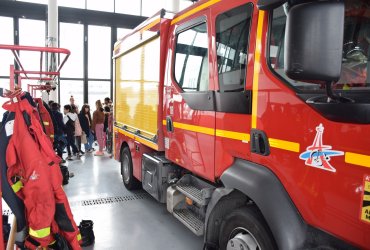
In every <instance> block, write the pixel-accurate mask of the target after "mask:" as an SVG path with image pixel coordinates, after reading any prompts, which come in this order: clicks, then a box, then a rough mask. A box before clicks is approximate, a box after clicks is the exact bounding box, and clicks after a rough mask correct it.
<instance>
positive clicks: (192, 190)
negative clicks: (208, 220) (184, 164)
mask: <svg viewBox="0 0 370 250" xmlns="http://www.w3.org/2000/svg"><path fill="white" fill-rule="evenodd" d="M175 187H176V189H177V190H178V191H179V192H180V193H182V194H183V195H185V196H186V197H188V198H190V199H191V200H192V201H194V202H196V203H197V204H199V205H201V206H206V205H207V204H208V202H209V200H210V198H211V196H212V193H213V190H214V189H215V188H214V187H213V186H212V185H210V184H208V183H206V182H204V181H202V180H201V179H199V178H197V177H194V176H192V175H184V176H183V177H182V178H181V179H180V180H179V181H178V182H177V183H176V186H175Z"/></svg>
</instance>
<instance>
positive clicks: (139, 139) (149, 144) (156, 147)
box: [117, 129, 158, 150]
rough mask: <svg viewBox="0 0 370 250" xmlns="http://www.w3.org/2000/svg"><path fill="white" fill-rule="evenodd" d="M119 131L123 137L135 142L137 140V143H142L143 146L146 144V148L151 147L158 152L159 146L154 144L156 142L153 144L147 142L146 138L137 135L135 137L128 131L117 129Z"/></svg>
mask: <svg viewBox="0 0 370 250" xmlns="http://www.w3.org/2000/svg"><path fill="white" fill-rule="evenodd" d="M117 130H118V132H119V133H121V134H123V135H125V136H127V137H129V138H131V139H133V140H135V141H138V142H140V143H142V144H144V145H146V146H148V147H150V148H152V149H155V150H158V145H157V144H156V143H154V142H151V141H149V140H146V139H144V138H142V137H140V136H136V135H134V134H132V133H130V132H128V131H125V130H123V129H117Z"/></svg>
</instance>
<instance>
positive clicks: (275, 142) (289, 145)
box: [269, 138, 300, 153]
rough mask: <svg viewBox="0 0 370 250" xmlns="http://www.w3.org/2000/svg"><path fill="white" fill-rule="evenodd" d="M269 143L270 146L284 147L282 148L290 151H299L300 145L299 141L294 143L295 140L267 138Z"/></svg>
mask: <svg viewBox="0 0 370 250" xmlns="http://www.w3.org/2000/svg"><path fill="white" fill-rule="evenodd" d="M269 143H270V146H271V147H273V148H279V149H284V150H288V151H292V152H296V153H299V151H300V145H299V143H296V142H291V141H284V140H279V139H272V138H269Z"/></svg>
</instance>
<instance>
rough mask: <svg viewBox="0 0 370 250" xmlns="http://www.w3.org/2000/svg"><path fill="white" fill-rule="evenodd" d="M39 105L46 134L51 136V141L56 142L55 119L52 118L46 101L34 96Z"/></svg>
mask: <svg viewBox="0 0 370 250" xmlns="http://www.w3.org/2000/svg"><path fill="white" fill-rule="evenodd" d="M33 100H34V101H35V102H36V103H37V105H38V107H37V109H38V111H39V114H40V118H41V123H42V126H43V129H44V132H45V134H46V135H47V136H48V137H49V139H50V141H51V143H53V142H54V124H53V120H52V119H51V116H50V113H49V112H48V110H47V109H46V108H45V106H44V103H43V101H42V99H41V98H34V99H33Z"/></svg>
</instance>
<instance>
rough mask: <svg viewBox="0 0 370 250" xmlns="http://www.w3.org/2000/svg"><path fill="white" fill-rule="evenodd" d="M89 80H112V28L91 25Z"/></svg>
mask: <svg viewBox="0 0 370 250" xmlns="http://www.w3.org/2000/svg"><path fill="white" fill-rule="evenodd" d="M88 36H89V38H88V39H89V41H88V43H89V46H88V47H89V55H88V56H89V62H88V64H89V69H88V73H89V74H88V75H89V78H95V79H110V71H111V67H110V65H111V63H112V62H111V61H112V51H111V28H110V27H103V26H93V25H89V35H88Z"/></svg>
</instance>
